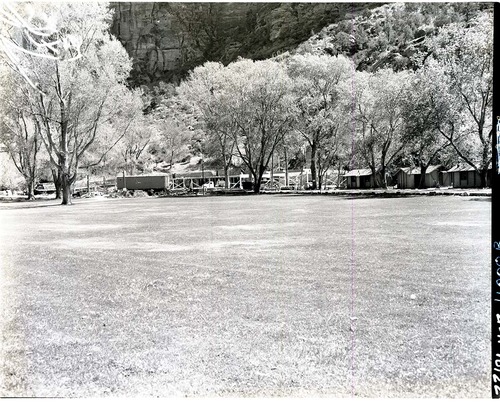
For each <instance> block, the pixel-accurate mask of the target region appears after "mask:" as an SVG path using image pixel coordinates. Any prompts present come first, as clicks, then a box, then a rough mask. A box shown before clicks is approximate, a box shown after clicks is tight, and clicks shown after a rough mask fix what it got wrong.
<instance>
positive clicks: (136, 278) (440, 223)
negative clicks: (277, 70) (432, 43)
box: [0, 195, 491, 398]
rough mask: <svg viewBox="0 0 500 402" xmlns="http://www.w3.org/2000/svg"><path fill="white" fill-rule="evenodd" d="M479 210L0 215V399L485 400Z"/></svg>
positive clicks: (442, 206)
mask: <svg viewBox="0 0 500 402" xmlns="http://www.w3.org/2000/svg"><path fill="white" fill-rule="evenodd" d="M490 211H491V204H490V203H486V202H472V201H469V198H467V197H422V198H413V197H412V198H393V199H380V198H372V199H354V200H350V199H343V198H337V197H308V196H303V197H292V196H286V195H262V196H256V197H238V196H234V197H227V198H226V197H210V198H151V199H150V198H142V199H113V200H112V199H109V200H105V201H99V202H98V201H93V200H86V201H75V205H73V206H71V207H66V208H65V207H59V206H48V207H46V208H15V207H13V206H12V205H10V206H9V208H4V209H3V210H0V222H1V225H2V230H1V232H0V236H1V238H0V251H1V255H2V258H1V263H2V265H1V285H0V289H1V292H2V293H1V302H2V304H1V326H0V330H1V337H2V338H1V339H2V342H1V345H2V346H1V351H0V352H1V356H0V357H1V359H0V361H1V366H0V376H1V377H0V384H1V385H0V387H1V388H0V390H1V393H0V395H2V396H38V397H42V396H62V397H100V396H109V395H112V396H184V395H188V396H243V395H244V396H305V395H316V396H321V395H329V396H337V397H342V396H351V395H354V396H368V397H392V396H400V397H421V396H427V397H483V398H486V397H488V396H489V378H488V376H489V342H490V339H489V337H490V329H489V321H490V318H489V268H488V267H489V263H490V262H489V249H488V240H489V238H490V235H489V230H490V221H489V220H490Z"/></svg>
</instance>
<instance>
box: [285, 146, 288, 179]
mask: <svg viewBox="0 0 500 402" xmlns="http://www.w3.org/2000/svg"><path fill="white" fill-rule="evenodd" d="M285 186H286V187H288V155H287V152H286V148H285Z"/></svg>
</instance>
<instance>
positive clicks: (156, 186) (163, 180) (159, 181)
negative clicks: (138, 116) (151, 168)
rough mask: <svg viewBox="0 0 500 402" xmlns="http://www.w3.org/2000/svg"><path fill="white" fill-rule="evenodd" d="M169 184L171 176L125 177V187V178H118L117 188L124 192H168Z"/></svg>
mask: <svg viewBox="0 0 500 402" xmlns="http://www.w3.org/2000/svg"><path fill="white" fill-rule="evenodd" d="M168 184H169V176H125V186H124V185H123V176H117V178H116V188H117V189H118V190H123V188H124V187H125V188H126V189H127V190H144V191H148V190H155V191H161V190H166V189H167V188H168Z"/></svg>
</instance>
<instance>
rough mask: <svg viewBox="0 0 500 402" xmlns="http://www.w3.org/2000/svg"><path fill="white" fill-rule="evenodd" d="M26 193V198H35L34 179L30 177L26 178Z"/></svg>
mask: <svg viewBox="0 0 500 402" xmlns="http://www.w3.org/2000/svg"><path fill="white" fill-rule="evenodd" d="M26 193H27V194H28V200H34V199H35V181H34V180H32V179H28V180H26Z"/></svg>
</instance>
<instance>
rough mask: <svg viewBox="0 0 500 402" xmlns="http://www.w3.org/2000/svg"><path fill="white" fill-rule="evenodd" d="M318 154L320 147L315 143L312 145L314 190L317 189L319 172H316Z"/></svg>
mask: <svg viewBox="0 0 500 402" xmlns="http://www.w3.org/2000/svg"><path fill="white" fill-rule="evenodd" d="M317 153H318V145H317V144H316V143H315V142H313V143H312V145H311V180H312V187H311V189H312V190H316V188H317V185H316V184H317V179H318V172H317V170H316V154H317ZM306 185H307V183H306Z"/></svg>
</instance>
